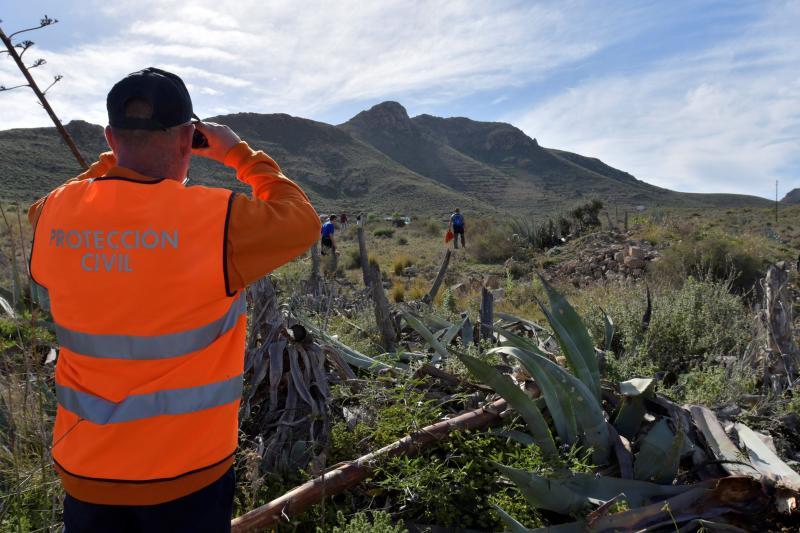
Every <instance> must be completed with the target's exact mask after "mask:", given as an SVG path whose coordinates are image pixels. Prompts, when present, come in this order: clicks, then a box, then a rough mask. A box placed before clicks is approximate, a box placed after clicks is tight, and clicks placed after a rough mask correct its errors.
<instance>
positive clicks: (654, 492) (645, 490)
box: [495, 464, 703, 514]
mask: <svg viewBox="0 0 800 533" xmlns="http://www.w3.org/2000/svg"><path fill="white" fill-rule="evenodd" d="M495 465H496V466H497V468H498V469H499V470H500V472H501V473H502V474H503V475H504V476H506V477H507V478H509V479H510V480H511V481H513V482H514V484H516V485H517V486H518V487H519V488H520V490H521V491H522V492H523V495H524V496H525V498H526V499H528V502H529V503H531V505H532V506H534V507H537V508H540V509H547V510H550V511H554V512H557V513H562V514H572V513H574V512H575V511H580V510H582V509H586V508H587V507H588V506H590V505H591V504H593V503H596V502H607V501H609V500H612V499H614V498H616V497H617V496H619V495H620V494H624V495H625V497H624V499H625V501H626V502H627V503H628V505H629V506H630V507H631V508H636V507H643V506H645V505H649V504H650V503H652V502H653V501H655V500H662V499H666V498H670V497H672V496H676V495H678V494H683V493H684V492H688V491H690V490H692V489H695V488H697V487H700V486H703V485H659V484H656V483H650V482H648V481H638V480H634V479H621V478H616V477H608V476H595V475H593V474H572V475H569V476H567V477H563V478H553V479H548V478H545V477H542V476H539V475H536V474H533V473H531V472H526V471H524V470H518V469H516V468H511V467H509V466H505V465H500V464H495ZM534 501H535V502H536V503H533V502H534Z"/></svg>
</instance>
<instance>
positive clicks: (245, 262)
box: [225, 142, 320, 292]
mask: <svg viewBox="0 0 800 533" xmlns="http://www.w3.org/2000/svg"><path fill="white" fill-rule="evenodd" d="M225 165H227V166H229V167H233V168H235V169H236V175H237V177H238V178H239V180H241V181H243V182H244V183H247V184H248V185H250V187H252V190H253V196H252V198H250V197H247V196H245V195H242V194H237V195H235V196H234V198H233V202H232V204H231V210H230V215H229V219H228V236H227V251H226V254H227V265H228V279H227V283H228V287H227V289H228V291H229V292H234V291H237V290H239V289H242V288H244V287H246V286H247V285H249V284H250V283H252V282H254V281H256V280H257V279H259V278H261V277H263V276H264V275H266V274H268V273H269V272H271V271H273V270H274V269H276V268H277V267H279V266H281V265H282V264H284V263H288V262H289V261H291V260H292V259H294V258H295V257H297V256H298V255H300V254H302V253H304V252H305V251H306V250H308V249H309V248H310V247H311V245H312V244H313V243H314V242H316V241H317V240H319V235H320V221H319V215H318V214H317V211H316V210H315V209H314V207H313V206H312V205H311V202H310V201H309V200H308V197H307V196H306V194H305V193H304V192H303V190H302V189H301V188H300V187H299V186H298V185H297V184H296V183H294V182H293V181H291V180H290V179H289V178H287V177H286V176H284V175H283V173H282V172H281V169H280V167H279V166H278V164H277V163H275V161H273V160H272V158H271V157H269V156H268V155H267V154H265V153H264V152H261V151H258V152H256V151H254V150H252V149H251V148H250V147H249V146H248V145H247V143H246V142H240V143H239V144H238V145H236V146H234V147H233V148H231V150H230V151H229V152H228V154H227V155H226V156H225Z"/></svg>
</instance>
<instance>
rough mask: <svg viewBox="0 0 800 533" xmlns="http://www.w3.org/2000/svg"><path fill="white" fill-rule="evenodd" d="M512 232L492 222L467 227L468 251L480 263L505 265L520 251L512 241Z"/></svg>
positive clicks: (480, 222)
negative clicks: (504, 263)
mask: <svg viewBox="0 0 800 533" xmlns="http://www.w3.org/2000/svg"><path fill="white" fill-rule="evenodd" d="M511 234H512V232H511V230H510V229H509V227H508V226H507V225H505V224H496V223H493V222H490V221H486V220H481V221H476V223H474V224H473V225H472V226H468V227H467V234H466V241H467V249H469V253H470V255H471V256H472V258H473V259H474V260H475V261H477V262H478V263H485V264H497V263H503V262H505V261H506V260H507V259H508V258H510V257H512V256H513V255H514V253H515V252H516V251H518V247H517V245H516V244H515V243H514V242H513V241H512V240H511Z"/></svg>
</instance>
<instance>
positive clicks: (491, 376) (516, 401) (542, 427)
mask: <svg viewBox="0 0 800 533" xmlns="http://www.w3.org/2000/svg"><path fill="white" fill-rule="evenodd" d="M456 355H457V356H458V358H459V359H460V360H461V362H462V363H464V366H466V367H467V369H468V370H469V371H470V372H472V374H473V375H474V376H475V377H476V378H477V379H479V380H480V381H481V382H482V383H485V384H486V385H488V386H490V387H491V388H492V389H494V391H495V392H496V393H497V394H499V395H500V396H502V397H503V398H504V399H505V400H506V401H507V402H508V403H509V404H510V405H511V407H513V408H514V409H515V410H516V411H517V412H518V413H519V414H520V416H521V417H522V419H523V420H524V421H525V423H526V424H527V425H528V429H529V430H530V432H531V436H532V437H533V439H534V441H535V442H536V445H537V446H539V448H541V449H542V453H544V455H545V456H547V457H549V458H554V457H558V450H557V449H556V445H555V442H553V435H552V434H551V433H550V428H549V427H548V426H547V422H546V421H545V419H544V416H542V412H541V411H540V410H539V408H538V407H537V406H536V402H534V401H533V400H531V399H530V398H528V395H527V394H525V393H524V392H523V391H522V389H520V388H519V387H518V386H517V385H516V384H515V383H514V382H513V381H511V379H510V378H508V377H507V376H504V375H503V374H501V373H500V372H498V371H497V370H496V369H495V368H493V367H492V366H490V365H488V364H486V363H484V362H483V361H481V360H480V359H476V358H475V357H471V356H469V355H466V354H462V353H457V354H456Z"/></svg>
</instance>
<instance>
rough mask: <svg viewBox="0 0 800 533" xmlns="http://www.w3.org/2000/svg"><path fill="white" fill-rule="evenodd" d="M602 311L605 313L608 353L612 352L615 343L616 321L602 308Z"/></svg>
mask: <svg viewBox="0 0 800 533" xmlns="http://www.w3.org/2000/svg"><path fill="white" fill-rule="evenodd" d="M600 311H602V312H603V323H604V324H605V350H606V351H607V352H610V351H611V343H612V342H613V341H614V331H615V328H614V320H612V318H611V317H610V316H609V315H608V313H606V310H605V309H603V308H602V307H601V308H600Z"/></svg>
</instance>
